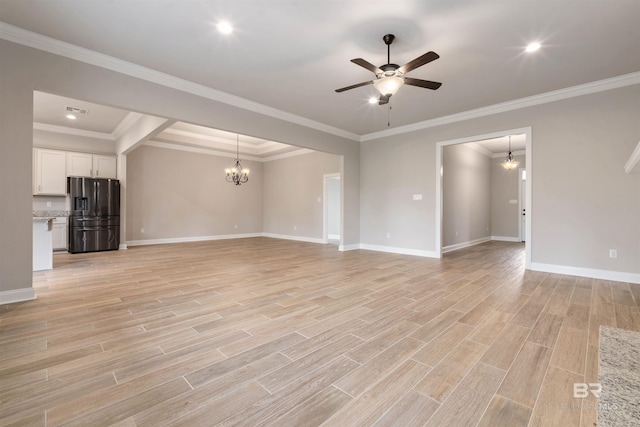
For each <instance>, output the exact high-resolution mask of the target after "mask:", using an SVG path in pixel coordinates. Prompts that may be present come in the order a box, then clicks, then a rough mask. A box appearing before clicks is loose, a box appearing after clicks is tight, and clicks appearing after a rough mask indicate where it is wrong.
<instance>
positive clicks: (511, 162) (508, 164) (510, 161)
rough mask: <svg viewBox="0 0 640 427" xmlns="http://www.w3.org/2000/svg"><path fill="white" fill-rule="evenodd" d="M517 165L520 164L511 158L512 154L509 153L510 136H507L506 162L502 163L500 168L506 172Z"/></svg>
mask: <svg viewBox="0 0 640 427" xmlns="http://www.w3.org/2000/svg"><path fill="white" fill-rule="evenodd" d="M519 164H520V162H519V161H517V160H516V158H515V157H514V156H513V153H511V135H509V154H507V158H506V160H505V161H504V162H502V167H503V168H505V169H506V170H512V169H514V168H515V167H516V166H518V165H519Z"/></svg>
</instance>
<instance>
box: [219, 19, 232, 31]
mask: <svg viewBox="0 0 640 427" xmlns="http://www.w3.org/2000/svg"><path fill="white" fill-rule="evenodd" d="M216 28H217V29H218V32H220V33H222V34H231V33H233V26H232V25H231V24H230V23H229V22H227V21H220V22H218V24H217V25H216Z"/></svg>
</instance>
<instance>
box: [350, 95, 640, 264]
mask: <svg viewBox="0 0 640 427" xmlns="http://www.w3.org/2000/svg"><path fill="white" fill-rule="evenodd" d="M638 117H640V85H633V86H627V87H623V88H619V89H612V90H608V91H603V92H598V93H594V94H590V95H583V96H578V97H574V98H570V99H565V100H560V101H555V102H551V103H546V104H543V105H538V106H533V107H528V108H522V109H518V110H514V111H509V112H505V113H499V114H494V115H489V116H485V117H480V118H476V119H471V120H465V121H461V122H456V123H452V124H448V125H443V126H437V127H432V128H428V129H424V130H419V131H415V132H412V133H407V134H403V135H397V136H388V137H384V138H381V139H377V140H372V141H367V142H363V143H362V144H361V151H362V153H361V159H362V160H361V182H362V185H361V193H360V195H361V211H362V221H361V242H362V243H364V244H372V245H384V244H386V245H389V246H396V247H403V248H412V249H417V250H425V251H435V249H436V248H435V213H436V201H435V180H436V170H435V164H436V162H435V157H436V149H435V146H436V143H437V142H439V141H449V140H454V139H458V138H468V137H472V136H476V135H484V134H489V133H492V132H502V131H505V130H510V129H519V128H525V127H529V126H530V127H531V128H532V148H531V152H529V153H527V155H528V156H531V164H532V167H531V169H530V170H528V171H527V174H528V177H529V179H531V180H532V187H533V188H532V194H531V197H532V206H530V207H529V208H530V211H531V213H532V215H533V218H532V224H531V226H532V236H531V239H532V240H531V241H530V243H531V245H532V246H531V254H532V261H533V263H539V264H551V265H559V266H569V267H575V268H586V269H598V270H609V271H614V272H626V273H635V274H638V273H640V228H639V226H638V224H639V223H640V196H639V195H640V175H638V174H629V175H626V174H625V173H624V164H625V162H626V161H627V160H628V159H629V156H630V155H631V153H632V152H633V150H634V148H635V145H636V144H637V143H638V140H640V121H639V120H638ZM567 159H570V160H569V161H568V160H567ZM412 192H416V193H422V194H423V200H422V201H420V202H416V201H412V200H411V193H412ZM530 219H531V218H530ZM386 230H392V235H391V239H388V240H389V241H392V244H389V242H388V241H387V239H385V238H384V234H383V233H384V232H385V231H386ZM610 248H616V249H618V258H617V259H610V258H609V256H608V254H609V249H610Z"/></svg>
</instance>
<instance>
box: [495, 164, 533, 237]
mask: <svg viewBox="0 0 640 427" xmlns="http://www.w3.org/2000/svg"><path fill="white" fill-rule="evenodd" d="M516 160H517V161H519V162H520V164H519V165H518V167H519V168H524V167H525V164H526V156H525V155H516ZM503 161H504V158H497V159H492V162H491V235H492V236H494V237H498V238H500V237H506V238H513V239H516V238H518V223H519V221H520V213H519V212H518V204H517V203H516V204H512V203H509V201H510V200H518V185H519V179H518V173H519V172H518V168H516V169H514V170H511V171H508V170H506V169H505V168H503V167H502V162H503Z"/></svg>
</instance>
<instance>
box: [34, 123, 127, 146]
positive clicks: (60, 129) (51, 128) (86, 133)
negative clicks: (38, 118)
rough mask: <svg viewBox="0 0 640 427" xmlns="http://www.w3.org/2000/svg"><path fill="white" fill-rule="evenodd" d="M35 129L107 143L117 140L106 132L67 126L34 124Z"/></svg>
mask: <svg viewBox="0 0 640 427" xmlns="http://www.w3.org/2000/svg"><path fill="white" fill-rule="evenodd" d="M33 128H34V129H36V130H43V131H46V132H55V133H63V134H66V135H75V136H82V137H85V138H93V139H105V140H107V141H112V142H113V141H115V140H116V138H115V137H114V136H113V135H112V134H110V133H106V132H94V131H91V130H83V129H75V128H70V127H66V126H56V125H49V124H46V123H36V122H34V123H33Z"/></svg>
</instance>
